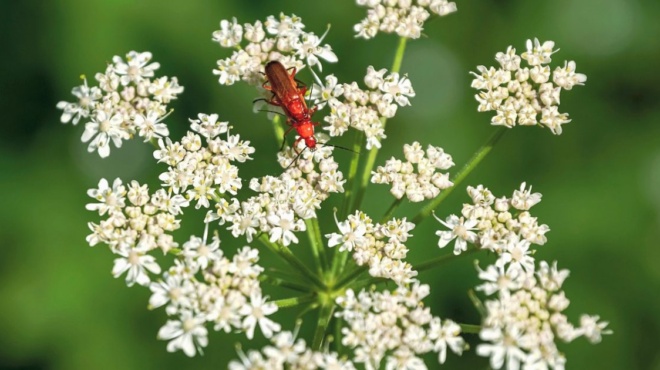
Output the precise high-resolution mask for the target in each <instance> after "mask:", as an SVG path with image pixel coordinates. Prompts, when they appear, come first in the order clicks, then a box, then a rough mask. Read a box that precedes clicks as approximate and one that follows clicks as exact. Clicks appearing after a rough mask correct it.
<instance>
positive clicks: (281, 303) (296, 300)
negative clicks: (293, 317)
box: [273, 294, 316, 308]
mask: <svg viewBox="0 0 660 370" xmlns="http://www.w3.org/2000/svg"><path fill="white" fill-rule="evenodd" d="M315 299H316V295H314V294H310V295H304V296H302V297H293V298H285V299H278V300H277V301H273V303H275V304H276V305H277V307H278V308H285V307H294V306H298V305H301V304H305V303H309V302H313V301H314V300H315Z"/></svg>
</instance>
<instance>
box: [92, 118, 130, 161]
mask: <svg viewBox="0 0 660 370" xmlns="http://www.w3.org/2000/svg"><path fill="white" fill-rule="evenodd" d="M123 122H124V118H123V117H122V115H121V114H120V113H118V112H113V111H111V110H104V109H99V110H97V111H95V112H94V114H92V120H91V121H90V122H87V123H86V124H85V131H84V132H83V134H82V137H81V140H82V142H83V143H85V142H88V141H90V140H91V142H90V143H89V146H88V147H87V151H88V152H90V153H91V152H93V151H95V150H98V152H99V155H100V156H101V158H105V157H107V156H109V155H110V140H112V142H113V143H114V144H115V146H116V147H117V148H120V147H121V144H122V140H124V139H128V138H129V137H130V135H129V133H128V132H127V131H126V130H124V129H123V128H122V126H121V124H122V123H123Z"/></svg>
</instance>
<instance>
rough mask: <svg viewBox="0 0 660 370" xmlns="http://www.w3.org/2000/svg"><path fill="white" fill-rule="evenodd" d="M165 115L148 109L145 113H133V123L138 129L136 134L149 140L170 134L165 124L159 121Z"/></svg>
mask: <svg viewBox="0 0 660 370" xmlns="http://www.w3.org/2000/svg"><path fill="white" fill-rule="evenodd" d="M165 117H167V115H161V114H160V112H158V111H156V110H149V111H147V112H146V115H143V114H141V113H138V114H136V115H135V119H134V121H133V122H134V123H135V127H136V128H137V129H138V135H139V136H140V137H143V138H144V141H145V142H146V141H149V140H151V139H152V138H161V137H166V136H169V135H170V131H169V130H168V128H167V125H165V124H164V123H162V122H161V121H162V120H163V119H165Z"/></svg>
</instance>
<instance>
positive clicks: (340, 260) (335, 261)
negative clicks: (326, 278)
mask: <svg viewBox="0 0 660 370" xmlns="http://www.w3.org/2000/svg"><path fill="white" fill-rule="evenodd" d="M348 254H349V252H348V251H343V252H340V251H339V249H337V250H336V251H335V255H334V257H333V258H332V275H331V276H333V277H334V280H336V279H337V277H338V276H339V275H340V274H341V272H342V271H343V270H344V266H345V265H346V260H347V259H348Z"/></svg>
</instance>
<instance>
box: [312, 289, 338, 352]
mask: <svg viewBox="0 0 660 370" xmlns="http://www.w3.org/2000/svg"><path fill="white" fill-rule="evenodd" d="M334 311H335V303H334V301H332V300H327V301H326V302H324V303H323V305H322V306H321V309H320V310H319V320H318V323H317V325H316V331H315V332H314V339H313V340H312V349H314V350H315V351H320V350H321V346H322V345H323V338H324V337H325V332H326V330H327V329H328V325H329V324H330V319H332V314H333V312H334Z"/></svg>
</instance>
